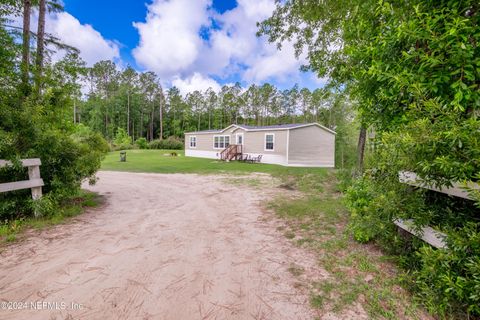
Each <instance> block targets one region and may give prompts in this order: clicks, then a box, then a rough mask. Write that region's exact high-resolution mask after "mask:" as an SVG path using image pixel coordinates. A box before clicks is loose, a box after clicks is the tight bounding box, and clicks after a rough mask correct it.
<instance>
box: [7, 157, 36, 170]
mask: <svg viewBox="0 0 480 320" xmlns="http://www.w3.org/2000/svg"><path fill="white" fill-rule="evenodd" d="M20 161H21V162H22V167H33V166H40V165H42V161H40V159H38V158H33V159H23V160H20ZM11 165H12V162H11V161H7V160H0V168H3V167H6V166H11Z"/></svg>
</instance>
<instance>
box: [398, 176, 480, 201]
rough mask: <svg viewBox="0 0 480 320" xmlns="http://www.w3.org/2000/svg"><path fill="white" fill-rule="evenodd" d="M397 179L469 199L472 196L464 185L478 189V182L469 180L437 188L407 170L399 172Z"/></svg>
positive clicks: (479, 187) (479, 186) (479, 188)
mask: <svg viewBox="0 0 480 320" xmlns="http://www.w3.org/2000/svg"><path fill="white" fill-rule="evenodd" d="M398 179H399V181H400V182H402V183H405V184H408V185H411V186H415V187H419V188H425V189H429V190H433V191H437V192H441V193H445V194H448V195H451V196H455V197H460V198H464V199H469V200H472V198H471V197H470V195H469V194H468V191H467V190H465V187H468V188H471V189H474V190H480V185H479V184H478V183H474V182H471V181H470V182H468V183H466V184H464V183H459V182H454V183H452V187H442V188H437V187H435V186H432V185H430V184H427V183H425V182H424V181H423V180H422V179H421V178H420V177H418V176H417V174H415V173H414V172H409V171H401V172H399V173H398Z"/></svg>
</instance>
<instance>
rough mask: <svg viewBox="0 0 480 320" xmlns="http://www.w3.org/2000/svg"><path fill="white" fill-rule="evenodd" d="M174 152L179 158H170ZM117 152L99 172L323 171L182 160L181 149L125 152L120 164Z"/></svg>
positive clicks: (320, 171)
mask: <svg viewBox="0 0 480 320" xmlns="http://www.w3.org/2000/svg"><path fill="white" fill-rule="evenodd" d="M171 152H176V153H177V154H178V155H179V156H177V157H172V156H170V153H171ZM119 160H120V153H119V151H114V152H110V153H108V155H107V157H106V158H105V160H104V161H103V163H102V170H112V171H130V172H153V173H202V174H218V173H229V172H230V173H235V174H241V173H250V172H264V173H270V174H272V175H274V176H279V175H304V174H314V175H320V176H325V175H326V174H327V173H328V172H329V171H331V170H328V169H324V168H297V167H284V166H279V165H273V164H261V163H260V164H257V163H255V164H252V163H243V162H238V161H231V162H224V161H219V160H215V159H204V158H193V157H185V155H184V152H183V151H182V150H175V151H173V150H127V162H120V161H119Z"/></svg>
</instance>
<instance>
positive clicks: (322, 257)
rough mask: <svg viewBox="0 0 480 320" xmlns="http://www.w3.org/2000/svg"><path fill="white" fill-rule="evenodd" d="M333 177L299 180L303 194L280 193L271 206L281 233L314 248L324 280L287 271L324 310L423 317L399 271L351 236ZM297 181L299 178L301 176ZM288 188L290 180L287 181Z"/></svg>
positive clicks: (386, 315) (291, 270) (389, 317)
mask: <svg viewBox="0 0 480 320" xmlns="http://www.w3.org/2000/svg"><path fill="white" fill-rule="evenodd" d="M333 180H334V179H333V178H332V177H331V176H327V177H322V179H318V180H317V181H312V178H311V177H310V178H306V179H305V180H303V182H301V183H300V184H298V186H299V187H298V188H297V189H298V190H302V188H307V189H308V188H312V189H310V190H307V191H303V193H302V194H303V196H301V197H298V196H297V197H295V198H294V199H287V198H286V197H281V198H278V199H275V200H274V201H272V202H271V203H270V204H269V207H270V208H271V209H273V210H274V211H275V212H276V214H277V215H278V216H279V217H280V218H282V219H283V220H284V222H285V225H284V227H283V229H282V232H283V234H284V235H285V237H287V238H288V239H291V241H292V242H293V243H294V244H295V245H297V246H301V247H304V248H306V249H309V250H312V251H313V252H314V253H315V255H316V257H317V260H318V265H319V267H320V268H322V269H324V270H325V271H327V272H328V273H329V277H328V278H327V279H322V280H321V281H317V280H315V279H302V278H300V276H301V275H302V274H303V269H302V271H301V272H300V270H297V268H296V266H290V268H289V269H288V271H289V272H290V273H292V274H293V275H294V276H296V277H298V279H297V280H298V281H303V282H307V283H303V286H304V287H306V288H308V289H309V290H310V304H311V306H312V307H313V308H316V309H321V310H322V313H324V312H334V313H337V314H341V313H342V311H344V310H345V309H348V308H356V304H359V305H361V306H362V307H363V308H364V309H365V311H366V312H367V313H368V315H369V317H371V318H375V319H376V318H384V319H398V318H403V319H416V318H419V317H421V315H424V312H423V310H422V309H421V308H420V307H419V306H418V305H417V304H416V303H415V301H414V299H413V297H412V296H411V295H410V294H409V293H408V292H407V291H406V290H403V289H402V288H401V285H402V284H403V283H404V282H403V280H402V274H401V273H399V272H398V271H396V268H395V267H394V265H393V264H391V263H390V262H389V260H391V258H390V257H387V256H384V255H381V254H379V253H378V251H377V250H376V249H375V248H374V247H373V246H371V245H361V244H358V243H356V242H355V241H354V240H353V239H352V238H351V237H350V235H349V232H348V230H346V226H347V224H348V212H347V210H346V208H345V206H344V204H343V201H342V198H341V196H340V195H339V194H338V191H337V190H338V189H337V188H336V187H335V183H334V181H333ZM299 181H302V180H301V179H300V180H299ZM286 186H287V187H285V189H289V187H288V186H289V184H288V180H287V184H286Z"/></svg>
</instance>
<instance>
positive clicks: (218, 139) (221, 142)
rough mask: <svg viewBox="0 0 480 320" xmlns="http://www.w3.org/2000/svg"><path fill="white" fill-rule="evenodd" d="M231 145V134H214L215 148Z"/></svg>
mask: <svg viewBox="0 0 480 320" xmlns="http://www.w3.org/2000/svg"><path fill="white" fill-rule="evenodd" d="M229 145H230V136H214V137H213V148H214V149H225V148H226V147H228V146H229Z"/></svg>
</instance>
